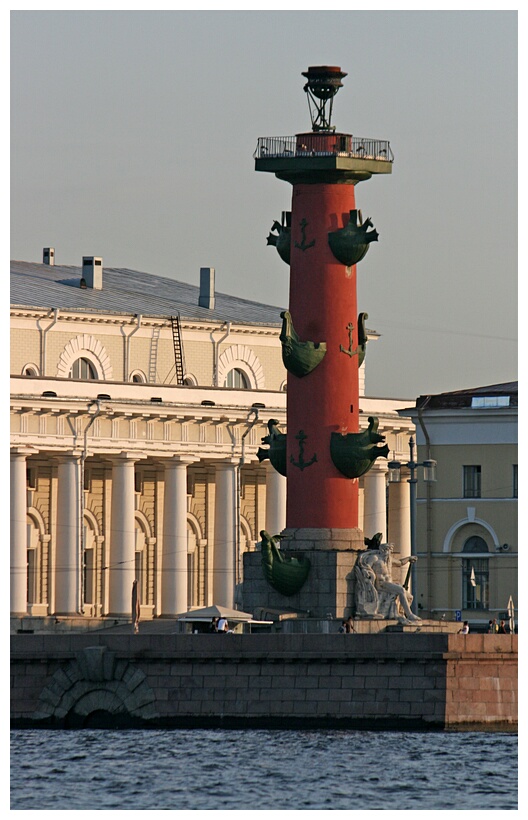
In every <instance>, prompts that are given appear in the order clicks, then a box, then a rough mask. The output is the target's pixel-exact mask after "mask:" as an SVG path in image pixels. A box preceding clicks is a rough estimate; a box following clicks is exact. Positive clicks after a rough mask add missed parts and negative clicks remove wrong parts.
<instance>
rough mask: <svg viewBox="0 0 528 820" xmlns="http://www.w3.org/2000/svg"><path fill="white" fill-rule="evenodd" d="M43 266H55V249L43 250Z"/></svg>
mask: <svg viewBox="0 0 528 820" xmlns="http://www.w3.org/2000/svg"><path fill="white" fill-rule="evenodd" d="M42 264H43V265H54V264H55V248H43V250H42Z"/></svg>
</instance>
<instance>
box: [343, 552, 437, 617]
mask: <svg viewBox="0 0 528 820" xmlns="http://www.w3.org/2000/svg"><path fill="white" fill-rule="evenodd" d="M393 551H394V547H393V545H392V544H380V546H379V549H367V550H364V551H363V552H361V553H360V554H359V556H358V560H357V562H356V566H355V567H354V580H355V591H356V614H357V615H359V616H360V617H366V618H388V619H395V620H397V621H399V623H402V624H410V623H414V622H416V621H421V618H419V617H418V616H417V615H415V614H414V613H413V612H411V608H410V606H409V604H410V602H411V601H412V596H411V595H410V594H409V593H408V592H407V590H406V589H405V588H404V587H403V586H402V585H401V584H396V583H394V581H393V580H392V563H393V560H392V552H393ZM415 561H416V556H414V555H409V556H406V557H405V558H399V559H397V560H396V561H394V563H395V564H396V565H397V566H400V567H402V566H404V565H405V564H410V563H414V562H415ZM400 608H401V610H403V615H402V613H401V612H400Z"/></svg>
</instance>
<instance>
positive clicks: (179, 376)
mask: <svg viewBox="0 0 528 820" xmlns="http://www.w3.org/2000/svg"><path fill="white" fill-rule="evenodd" d="M171 325H172V341H173V344H174V364H175V367H176V384H183V375H184V373H185V359H184V356H183V341H182V332H181V322H180V315H179V314H178V315H177V316H171Z"/></svg>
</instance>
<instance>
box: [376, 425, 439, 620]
mask: <svg viewBox="0 0 528 820" xmlns="http://www.w3.org/2000/svg"><path fill="white" fill-rule="evenodd" d="M414 453H415V441H414V437H413V436H411V437H410V439H409V461H407V462H406V463H404V464H402V463H401V462H400V461H396V460H393V461H390V462H389V465H388V467H389V483H390V484H397V483H399V482H400V481H401V468H402V467H407V469H408V470H409V478H408V479H407V483H408V484H409V491H410V515H411V557H413V558H414V561H413V562H412V564H411V592H412V596H413V599H412V603H411V611H412V612H413V613H414V614H415V615H417V614H418V613H417V607H418V602H417V596H416V558H417V548H416V485H417V484H418V478H417V476H416V473H417V468H418V467H423V471H424V472H423V478H424V481H427V482H430V481H436V461H433V459H426V460H425V461H421V462H416V461H415V460H414Z"/></svg>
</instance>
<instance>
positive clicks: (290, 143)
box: [253, 133, 394, 162]
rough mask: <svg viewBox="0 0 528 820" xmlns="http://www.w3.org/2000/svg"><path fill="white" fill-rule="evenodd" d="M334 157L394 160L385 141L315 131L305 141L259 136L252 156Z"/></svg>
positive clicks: (260, 157)
mask: <svg viewBox="0 0 528 820" xmlns="http://www.w3.org/2000/svg"><path fill="white" fill-rule="evenodd" d="M336 156H337V157H355V158H356V159H376V160H381V161H385V162H393V161H394V155H393V153H392V151H391V147H390V143H389V142H388V141H387V140H376V139H370V138H368V137H352V136H348V135H341V134H324V135H323V134H320V135H318V134H316V133H314V134H308V135H306V140H305V144H303V143H302V142H301V137H259V139H258V142H257V147H256V149H255V152H254V154H253V159H266V158H271V157H292V158H297V157H298V158H302V157H336Z"/></svg>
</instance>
